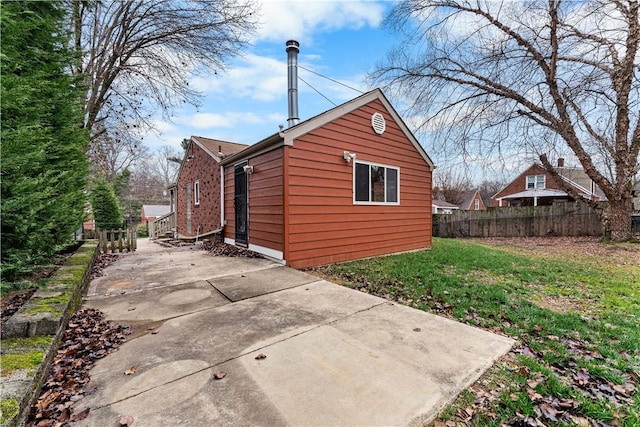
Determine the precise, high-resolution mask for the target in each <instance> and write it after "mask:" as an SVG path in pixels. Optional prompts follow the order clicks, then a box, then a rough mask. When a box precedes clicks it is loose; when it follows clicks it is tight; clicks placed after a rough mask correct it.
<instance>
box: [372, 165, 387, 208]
mask: <svg viewBox="0 0 640 427" xmlns="http://www.w3.org/2000/svg"><path fill="white" fill-rule="evenodd" d="M384 172H385V168H383V167H382V166H374V165H371V201H372V202H384Z"/></svg>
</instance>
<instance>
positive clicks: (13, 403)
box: [0, 399, 20, 424]
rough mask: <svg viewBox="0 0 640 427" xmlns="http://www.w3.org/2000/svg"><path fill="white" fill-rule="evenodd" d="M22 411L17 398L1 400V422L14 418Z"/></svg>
mask: <svg viewBox="0 0 640 427" xmlns="http://www.w3.org/2000/svg"><path fill="white" fill-rule="evenodd" d="M19 412H20V405H19V404H18V401H17V400H16V399H1V400H0V424H3V423H4V422H5V421H8V420H10V419H12V418H14V417H15V416H16V415H18V413H19Z"/></svg>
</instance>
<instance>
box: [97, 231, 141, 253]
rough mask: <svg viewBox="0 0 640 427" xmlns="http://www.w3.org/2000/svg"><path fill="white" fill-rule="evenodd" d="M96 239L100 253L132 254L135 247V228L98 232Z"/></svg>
mask: <svg viewBox="0 0 640 427" xmlns="http://www.w3.org/2000/svg"><path fill="white" fill-rule="evenodd" d="M98 239H99V242H100V243H99V244H100V252H102V253H109V252H111V253H116V252H123V251H127V252H133V251H135V250H136V246H137V241H136V230H135V228H126V229H122V228H118V229H113V230H99V231H98Z"/></svg>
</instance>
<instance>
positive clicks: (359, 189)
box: [353, 161, 400, 204]
mask: <svg viewBox="0 0 640 427" xmlns="http://www.w3.org/2000/svg"><path fill="white" fill-rule="evenodd" d="M399 179H400V169H399V168H396V167H392V166H385V165H379V164H375V163H363V162H359V161H356V162H355V167H354V178H353V184H354V202H355V203H390V204H398V200H399V198H398V195H399V190H398V189H399Z"/></svg>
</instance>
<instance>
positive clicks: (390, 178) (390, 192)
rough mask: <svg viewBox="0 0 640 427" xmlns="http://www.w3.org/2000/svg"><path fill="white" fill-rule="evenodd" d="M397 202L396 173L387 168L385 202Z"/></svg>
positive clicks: (394, 170)
mask: <svg viewBox="0 0 640 427" xmlns="http://www.w3.org/2000/svg"><path fill="white" fill-rule="evenodd" d="M397 201H398V171H397V170H396V169H391V168H387V202H389V203H396V202H397Z"/></svg>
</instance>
